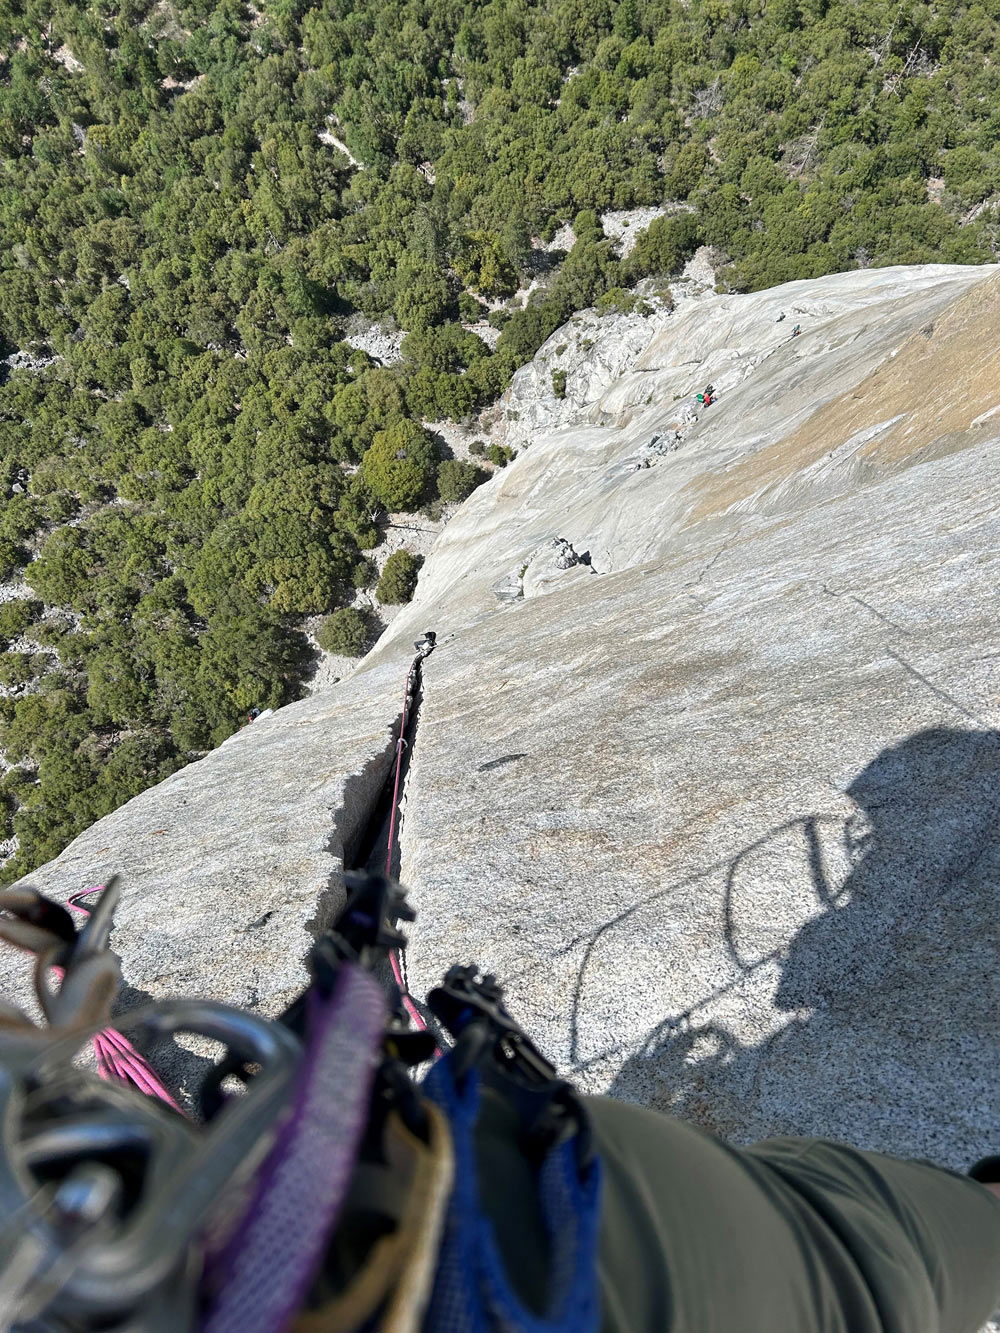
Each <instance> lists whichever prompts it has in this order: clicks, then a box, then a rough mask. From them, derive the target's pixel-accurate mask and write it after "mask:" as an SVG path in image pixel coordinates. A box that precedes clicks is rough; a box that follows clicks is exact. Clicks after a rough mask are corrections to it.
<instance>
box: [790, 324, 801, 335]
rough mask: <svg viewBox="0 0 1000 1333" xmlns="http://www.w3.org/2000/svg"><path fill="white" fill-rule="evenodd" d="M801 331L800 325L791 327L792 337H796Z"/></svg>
mask: <svg viewBox="0 0 1000 1333" xmlns="http://www.w3.org/2000/svg"><path fill="white" fill-rule="evenodd" d="M801 332H802V325H801V324H796V326H795V328H794V329H792V337H793V338H797V337H798V336H799V334H800V333H801Z"/></svg>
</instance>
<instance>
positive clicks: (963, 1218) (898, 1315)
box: [747, 1139, 1000, 1333]
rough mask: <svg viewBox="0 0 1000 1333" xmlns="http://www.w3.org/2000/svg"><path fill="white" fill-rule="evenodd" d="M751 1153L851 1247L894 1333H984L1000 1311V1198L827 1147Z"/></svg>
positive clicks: (952, 1177) (876, 1156)
mask: <svg viewBox="0 0 1000 1333" xmlns="http://www.w3.org/2000/svg"><path fill="white" fill-rule="evenodd" d="M747 1152H748V1155H752V1156H754V1157H755V1158H756V1159H757V1160H758V1161H762V1162H764V1163H766V1164H767V1165H768V1166H769V1167H770V1168H771V1169H772V1170H773V1171H775V1172H777V1173H778V1174H780V1175H781V1176H782V1177H783V1179H785V1181H786V1182H787V1183H788V1184H790V1185H791V1187H792V1188H794V1189H795V1190H796V1192H797V1193H798V1194H799V1195H800V1196H801V1197H802V1198H803V1199H805V1200H806V1201H807V1202H808V1203H809V1204H810V1205H811V1206H812V1207H813V1209H814V1210H815V1212H816V1213H817V1214H819V1216H820V1217H822V1218H823V1219H824V1220H825V1222H826V1223H827V1225H828V1226H829V1227H830V1228H831V1229H833V1230H835V1231H837V1232H838V1233H839V1234H840V1235H841V1236H842V1237H843V1238H844V1239H845V1242H846V1243H847V1244H848V1246H849V1248H850V1250H851V1253H852V1255H853V1257H854V1260H855V1263H856V1264H857V1266H858V1269H859V1271H860V1272H861V1273H862V1274H863V1276H864V1279H865V1281H866V1283H867V1285H868V1287H869V1289H870V1290H871V1292H872V1293H873V1296H874V1298H875V1301H876V1303H877V1305H878V1306H879V1309H880V1310H881V1313H882V1326H883V1328H885V1329H886V1330H887V1333H925V1331H926V1333H976V1331H977V1330H978V1329H980V1328H981V1327H982V1325H983V1324H984V1323H985V1322H986V1320H987V1319H988V1318H989V1316H990V1315H991V1314H992V1313H993V1312H994V1311H995V1310H996V1309H997V1307H998V1306H1000V1199H998V1198H997V1197H996V1196H995V1195H994V1194H992V1193H991V1192H990V1191H988V1190H986V1189H984V1187H983V1186H982V1185H980V1184H978V1183H977V1182H976V1181H974V1180H970V1179H969V1177H968V1176H962V1175H958V1174H957V1173H955V1172H952V1171H947V1170H945V1169H943V1168H942V1167H937V1166H933V1165H932V1164H931V1163H929V1162H920V1161H904V1160H901V1159H900V1158H897V1157H887V1156H884V1155H883V1154H881V1153H871V1152H864V1151H862V1150H860V1149H857V1148H849V1147H846V1146H845V1145H843V1144H838V1143H827V1142H824V1141H821V1140H809V1139H774V1140H771V1141H770V1142H768V1143H761V1144H758V1145H755V1146H754V1147H752V1148H750V1149H748V1150H747Z"/></svg>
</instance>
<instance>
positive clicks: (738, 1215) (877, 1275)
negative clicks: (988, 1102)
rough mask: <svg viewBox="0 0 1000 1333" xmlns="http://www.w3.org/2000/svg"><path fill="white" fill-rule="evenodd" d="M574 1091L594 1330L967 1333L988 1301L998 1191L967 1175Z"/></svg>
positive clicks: (993, 1283) (995, 1278)
mask: <svg viewBox="0 0 1000 1333" xmlns="http://www.w3.org/2000/svg"><path fill="white" fill-rule="evenodd" d="M586 1100H587V1105H588V1108H589V1110H590V1112H591V1116H592V1120H593V1124H594V1132H595V1138H596V1140H597V1144H598V1147H599V1150H600V1153H601V1157H602V1159H603V1162H604V1200H603V1204H602V1229H601V1256H600V1264H601V1288H602V1297H603V1302H604V1312H605V1318H604V1327H605V1333H654V1331H655V1333H660V1330H662V1331H663V1333H667V1330H669V1331H670V1333H716V1331H718V1333H723V1330H725V1333H733V1330H734V1329H738V1330H739V1331H740V1333H784V1331H785V1330H788V1333H903V1330H905V1333H975V1330H977V1329H978V1328H979V1327H980V1325H981V1324H982V1322H984V1321H985V1319H986V1318H987V1317H988V1315H989V1313H990V1312H991V1310H992V1307H993V1305H994V1303H996V1301H997V1299H998V1298H1000V1200H997V1199H995V1198H994V1197H993V1196H992V1195H991V1194H990V1193H989V1192H988V1191H986V1190H984V1189H983V1188H982V1186H980V1185H978V1184H976V1183H975V1182H973V1181H970V1180H968V1179H966V1178H964V1177H961V1176H956V1175H954V1174H952V1173H950V1172H947V1171H942V1170H939V1169H938V1168H936V1167H931V1166H928V1165H925V1164H923V1163H913V1162H900V1161H897V1160H896V1159H894V1158H885V1157H881V1156H879V1155H878V1154H874V1153H859V1152H857V1151H856V1150H854V1149H850V1148H844V1147H841V1146H840V1145H837V1144H828V1143H824V1142H820V1141H817V1140H774V1141H772V1142H770V1143H765V1144H759V1145H756V1146H755V1147H754V1148H752V1149H747V1150H742V1149H737V1148H730V1147H728V1146H727V1145H726V1144H724V1143H722V1142H720V1141H719V1140H717V1139H715V1138H713V1137H712V1136H710V1135H707V1134H703V1133H701V1132H700V1131H699V1130H697V1129H695V1128H694V1127H692V1126H690V1125H686V1124H683V1123H682V1122H679V1121H676V1120H672V1119H670V1118H668V1117H666V1116H662V1115H658V1114H656V1113H655V1112H651V1111H646V1110H644V1109H643V1108H641V1107H637V1106H632V1105H628V1104H625V1103H621V1102H615V1101H611V1100H609V1099H607V1098H601V1097H598V1098H587V1099H586Z"/></svg>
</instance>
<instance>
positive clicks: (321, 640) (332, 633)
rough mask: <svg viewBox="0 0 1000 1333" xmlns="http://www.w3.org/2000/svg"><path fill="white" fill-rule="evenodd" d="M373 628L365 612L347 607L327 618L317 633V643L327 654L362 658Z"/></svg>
mask: <svg viewBox="0 0 1000 1333" xmlns="http://www.w3.org/2000/svg"><path fill="white" fill-rule="evenodd" d="M370 632H371V627H370V625H369V623H368V617H367V616H366V615H365V614H364V612H363V611H358V610H357V609H356V608H355V607H353V606H345V607H344V608H343V610H341V611H334V612H333V614H332V615H329V616H327V617H326V619H325V620H324V621H323V622H322V624H321V625H320V627H319V629H318V630H317V631H316V642H317V643H318V644H319V646H320V647H321V648H322V649H323V651H324V652H326V653H341V654H342V655H343V656H344V657H360V656H361V654H362V653H363V652H364V651H365V647H366V645H367V643H368V636H369V634H370Z"/></svg>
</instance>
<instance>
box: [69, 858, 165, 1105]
mask: <svg viewBox="0 0 1000 1333" xmlns="http://www.w3.org/2000/svg"><path fill="white" fill-rule="evenodd" d="M103 888H104V885H103V884H97V885H95V887H94V888H92V889H84V890H83V891H82V892H80V893H76V894H74V895H73V897H75V898H87V897H89V896H90V894H92V893H100V892H101V891H102V889H103ZM69 906H70V907H71V908H72V909H73V911H74V912H82V913H83V914H84V916H86V915H87V908H86V907H81V906H80V904H79V903H76V902H73V901H72V899H71V900H70V902H69ZM91 1044H92V1045H93V1047H94V1055H95V1057H96V1059H97V1072H98V1074H99V1075H100V1076H101V1078H103V1079H104V1080H105V1081H106V1082H108V1083H125V1084H131V1085H132V1087H134V1088H138V1089H139V1091H140V1092H144V1093H145V1094H146V1096H147V1097H158V1098H159V1099H160V1101H161V1102H166V1104H167V1105H168V1106H172V1107H173V1109H174V1110H175V1111H179V1112H180V1114H181V1115H184V1114H185V1112H184V1111H183V1110H182V1109H181V1107H180V1106H178V1104H177V1102H176V1101H175V1100H174V1099H173V1097H171V1095H170V1092H169V1090H168V1089H167V1088H166V1087H165V1086H164V1084H163V1083H162V1082H161V1081H160V1079H159V1077H158V1076H157V1074H156V1071H155V1070H154V1069H153V1067H152V1065H151V1064H150V1063H149V1061H148V1060H147V1059H146V1058H145V1057H144V1056H142V1055H140V1054H139V1052H138V1051H137V1050H136V1049H135V1047H134V1046H133V1045H132V1043H131V1042H130V1041H129V1040H128V1038H127V1037H123V1036H122V1034H121V1033H120V1032H118V1031H117V1029H115V1028H104V1029H103V1031H101V1032H98V1033H97V1034H96V1035H95V1036H94V1037H93V1038H92V1039H91Z"/></svg>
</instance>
